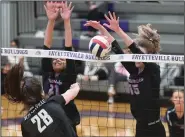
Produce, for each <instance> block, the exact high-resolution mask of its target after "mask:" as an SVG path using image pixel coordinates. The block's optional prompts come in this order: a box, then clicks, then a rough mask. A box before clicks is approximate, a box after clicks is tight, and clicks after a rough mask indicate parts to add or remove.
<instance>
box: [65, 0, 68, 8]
mask: <svg viewBox="0 0 185 137" xmlns="http://www.w3.org/2000/svg"><path fill="white" fill-rule="evenodd" d="M64 7H65V8H67V0H66V1H65V3H64Z"/></svg>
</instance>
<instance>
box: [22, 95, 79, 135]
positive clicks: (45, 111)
mask: <svg viewBox="0 0 185 137" xmlns="http://www.w3.org/2000/svg"><path fill="white" fill-rule="evenodd" d="M64 105H65V100H64V98H63V97H62V96H60V95H58V96H52V97H51V98H49V99H47V100H44V99H43V100H41V101H40V102H39V103H38V104H36V105H35V106H33V107H32V108H30V110H29V111H28V113H27V115H26V116H25V117H24V119H23V121H22V123H21V130H22V136H23V137H76V133H75V131H74V130H73V127H72V126H71V124H70V120H69V119H68V117H67V116H66V114H65V112H64V110H63V107H64Z"/></svg>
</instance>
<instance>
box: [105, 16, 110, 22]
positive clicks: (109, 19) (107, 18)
mask: <svg viewBox="0 0 185 137" xmlns="http://www.w3.org/2000/svg"><path fill="white" fill-rule="evenodd" d="M104 16H105V18H106V20H107V21H108V22H110V21H111V20H110V19H109V18H108V17H107V15H106V14H105V15H104Z"/></svg>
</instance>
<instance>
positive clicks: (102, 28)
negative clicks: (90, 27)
mask: <svg viewBox="0 0 185 137" xmlns="http://www.w3.org/2000/svg"><path fill="white" fill-rule="evenodd" d="M99 31H100V32H101V34H102V35H104V36H107V37H108V39H110V42H111V43H112V42H113V41H114V40H115V39H114V37H113V36H112V35H111V34H110V33H109V32H108V31H107V30H106V29H105V28H104V27H103V26H101V28H100V29H99Z"/></svg>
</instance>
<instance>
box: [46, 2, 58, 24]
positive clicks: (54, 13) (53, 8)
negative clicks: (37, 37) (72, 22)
mask: <svg viewBox="0 0 185 137" xmlns="http://www.w3.org/2000/svg"><path fill="white" fill-rule="evenodd" d="M44 9H45V11H46V15H47V17H48V19H49V20H52V21H54V20H56V18H57V17H58V15H59V8H58V3H57V2H52V1H48V2H46V4H45V5H44Z"/></svg>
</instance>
